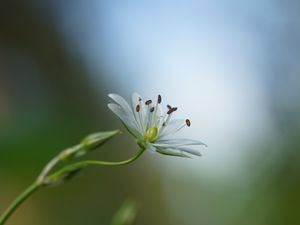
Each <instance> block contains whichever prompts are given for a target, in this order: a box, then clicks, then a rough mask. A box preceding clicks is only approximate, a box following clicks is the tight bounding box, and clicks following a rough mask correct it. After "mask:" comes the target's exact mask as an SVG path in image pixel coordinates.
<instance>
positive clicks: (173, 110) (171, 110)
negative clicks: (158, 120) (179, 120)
mask: <svg viewBox="0 0 300 225" xmlns="http://www.w3.org/2000/svg"><path fill="white" fill-rule="evenodd" d="M176 110H177V107H174V108H170V109H169V111H168V112H167V114H168V115H170V114H171V113H172V112H175V111H176Z"/></svg>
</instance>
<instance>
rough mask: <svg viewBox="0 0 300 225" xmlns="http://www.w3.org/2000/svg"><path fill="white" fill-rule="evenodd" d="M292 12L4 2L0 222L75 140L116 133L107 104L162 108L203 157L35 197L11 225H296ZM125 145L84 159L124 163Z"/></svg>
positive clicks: (121, 139)
mask: <svg viewBox="0 0 300 225" xmlns="http://www.w3.org/2000/svg"><path fill="white" fill-rule="evenodd" d="M299 40H300V2H299V1H297V0H287V1H276V0H275V1H269V0H253V1H238V0H229V1H225V0H219V1H208V0H206V1H198V0H182V1H180V0H172V1H171V0H159V1H157V0H153V1H137V0H130V1H108V0H107V1H106V0H102V1H100V0H98V1H97V0H91V1H79V0H74V1H60V0H52V1H46V0H42V1H41V0H40V1H37V0H30V1H29V0H28V1H18V0H10V1H1V6H0V211H1V212H2V211H3V210H4V209H5V208H6V207H7V206H8V204H9V203H10V202H11V201H12V200H13V199H14V198H15V197H16V196H17V195H18V194H19V193H20V192H21V191H22V190H23V189H24V188H25V187H27V185H29V184H30V183H31V182H32V181H33V179H34V178H35V177H36V176H37V175H38V173H39V172H40V170H41V168H42V167H43V165H44V164H45V163H46V162H47V161H48V160H49V159H51V158H52V157H53V156H54V155H56V154H57V153H58V152H60V151H61V150H62V149H64V148H66V147H69V146H72V145H74V144H77V142H78V141H79V140H80V139H81V138H82V137H84V136H85V135H87V134H89V133H92V132H96V131H104V130H113V129H117V128H122V130H123V131H125V129H124V128H123V127H122V124H121V123H120V122H119V120H118V119H117V118H116V116H115V115H113V114H112V113H111V112H110V111H109V110H108V109H107V107H106V105H107V102H108V97H107V94H108V93H111V92H115V93H119V94H121V95H123V96H125V97H126V98H127V99H129V97H130V95H131V93H132V92H134V91H137V92H139V93H140V94H141V95H142V96H144V97H145V98H156V96H157V94H161V95H162V97H163V101H164V102H165V103H170V104H171V105H176V106H178V107H179V110H178V113H176V116H177V117H178V118H190V119H191V121H192V126H191V127H190V128H189V129H184V130H182V132H181V133H180V136H182V137H191V138H196V139H200V140H201V141H203V142H205V143H207V144H208V148H203V149H201V152H202V154H203V156H202V157H201V158H194V159H192V160H189V159H181V158H179V159H178V158H173V157H166V156H162V155H157V154H156V155H155V154H150V153H146V154H144V155H143V156H142V158H141V159H139V160H138V161H136V162H135V163H134V164H132V165H130V166H127V167H122V168H104V167H103V168H88V169H86V170H85V171H84V172H83V173H81V174H79V176H78V177H76V178H75V179H73V180H71V181H70V182H67V183H65V184H64V185H61V186H59V187H55V188H47V189H42V190H41V191H39V192H38V193H36V194H35V195H34V196H32V197H31V198H30V199H29V200H28V201H27V202H25V203H24V205H22V206H21V207H20V208H19V209H18V210H17V212H16V213H15V214H14V215H13V217H12V218H11V219H10V220H9V221H8V223H7V224H8V225H21V224H22V225H37V224H43V225H53V224H56V225H66V224H72V225H82V224H88V225H94V224H95V225H96V224H109V223H110V221H111V219H112V218H113V216H114V212H115V211H116V210H117V209H118V208H119V207H120V206H121V205H122V203H123V201H124V200H125V199H127V198H128V197H130V198H131V199H134V200H135V202H136V203H137V205H138V214H137V218H136V221H135V223H134V224H140V225H153V224H157V225H158V224H159V225H171V224H172V225H183V224H184V225H202V224H203V225H265V224H272V225H277V224H278V225H279V224H280V225H281V224H284V225H295V224H300V215H299V208H300V171H299V169H300V153H299V151H300V139H299V136H300V117H299V113H300V101H299V98H300V91H299V90H300V63H299V60H300V44H299ZM136 150H137V147H136V144H135V142H134V140H133V139H132V138H131V137H130V136H129V135H128V134H127V133H126V131H125V132H124V133H123V134H122V135H120V136H118V137H116V138H114V140H113V141H110V142H109V143H108V144H107V145H105V146H104V147H102V148H100V149H99V150H97V151H95V152H93V153H91V154H89V155H88V156H86V157H85V158H89V159H99V160H100V159H101V160H111V161H115V160H123V159H126V158H128V157H130V156H131V155H133V154H134V153H135V151H136Z"/></svg>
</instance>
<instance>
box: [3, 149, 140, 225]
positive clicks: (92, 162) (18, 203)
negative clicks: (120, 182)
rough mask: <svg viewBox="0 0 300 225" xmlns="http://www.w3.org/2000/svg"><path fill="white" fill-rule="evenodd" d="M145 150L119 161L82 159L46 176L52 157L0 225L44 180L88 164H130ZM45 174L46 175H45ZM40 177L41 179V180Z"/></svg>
mask: <svg viewBox="0 0 300 225" xmlns="http://www.w3.org/2000/svg"><path fill="white" fill-rule="evenodd" d="M144 151H145V148H141V150H140V151H138V152H137V154H136V155H134V156H133V157H132V158H130V159H128V160H124V161H120V162H106V161H94V160H88V161H82V162H78V163H74V164H71V165H69V166H66V167H64V168H62V169H61V170H59V171H57V172H55V173H53V174H52V175H49V176H47V174H48V173H49V172H50V170H51V169H52V168H53V167H54V166H55V165H56V164H57V158H54V159H53V160H52V161H50V163H49V164H48V165H47V166H46V167H45V169H44V170H43V172H42V174H41V175H40V176H39V178H38V180H37V181H36V182H34V183H33V184H32V185H30V186H29V187H28V188H27V189H26V190H25V191H24V192H22V194H21V195H19V196H18V197H17V198H16V199H15V200H14V201H13V202H12V203H11V205H10V206H9V207H8V208H7V209H6V211H5V212H4V213H3V214H2V216H1V217H0V225H4V223H5V222H6V221H7V219H8V218H9V217H10V216H11V215H12V213H13V212H14V211H15V210H16V209H17V208H18V207H19V206H20V205H21V204H22V203H23V202H24V201H25V200H26V199H27V198H28V197H29V196H31V195H32V194H33V193H34V192H35V191H37V190H38V189H39V188H40V187H42V186H43V185H44V181H45V180H47V179H48V180H51V179H54V180H55V178H57V177H60V176H61V175H63V174H65V173H66V172H69V171H74V170H77V169H82V168H84V167H86V166H89V165H97V166H123V165H127V164H130V163H131V162H133V161H135V160H136V159H137V158H139V157H140V156H141V155H142V153H143V152H144ZM45 176H46V177H45ZM41 179H42V180H41Z"/></svg>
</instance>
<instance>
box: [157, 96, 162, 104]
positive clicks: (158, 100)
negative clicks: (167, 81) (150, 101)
mask: <svg viewBox="0 0 300 225" xmlns="http://www.w3.org/2000/svg"><path fill="white" fill-rule="evenodd" d="M157 103H158V104H160V103H161V95H158V97H157Z"/></svg>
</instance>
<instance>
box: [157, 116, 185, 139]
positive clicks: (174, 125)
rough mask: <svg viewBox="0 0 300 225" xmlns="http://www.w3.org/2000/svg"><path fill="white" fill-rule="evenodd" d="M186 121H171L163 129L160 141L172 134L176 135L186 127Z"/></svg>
mask: <svg viewBox="0 0 300 225" xmlns="http://www.w3.org/2000/svg"><path fill="white" fill-rule="evenodd" d="M184 124H185V121H184V120H179V119H178V120H171V121H170V122H169V123H168V124H167V125H166V126H165V127H163V128H162V129H161V131H160V132H159V134H158V136H159V139H162V138H163V137H165V136H168V135H170V134H174V133H176V132H177V131H178V129H180V128H181V127H182V126H184Z"/></svg>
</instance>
